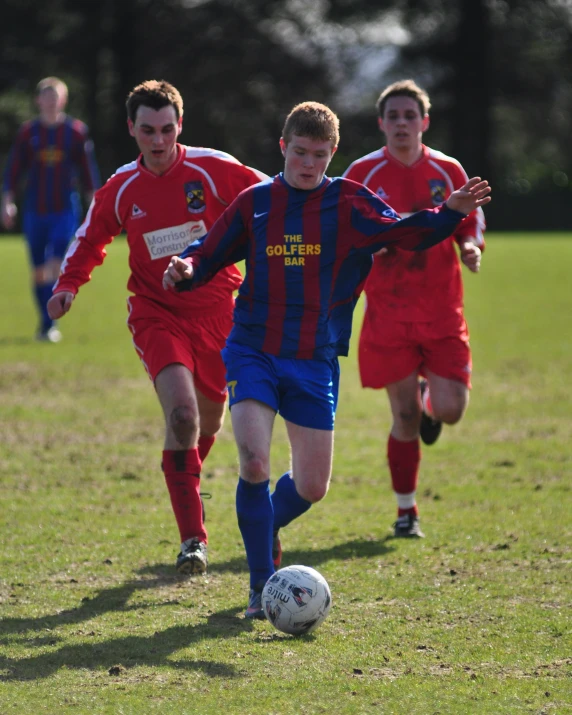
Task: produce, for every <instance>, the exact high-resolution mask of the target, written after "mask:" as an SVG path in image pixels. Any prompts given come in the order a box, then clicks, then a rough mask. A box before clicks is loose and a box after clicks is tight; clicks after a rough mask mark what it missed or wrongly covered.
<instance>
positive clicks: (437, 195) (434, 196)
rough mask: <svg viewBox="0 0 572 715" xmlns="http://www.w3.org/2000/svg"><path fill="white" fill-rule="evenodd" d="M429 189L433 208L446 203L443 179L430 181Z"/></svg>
mask: <svg viewBox="0 0 572 715" xmlns="http://www.w3.org/2000/svg"><path fill="white" fill-rule="evenodd" d="M429 188H430V189H431V201H432V202H433V206H440V205H441V204H442V203H443V201H445V191H446V188H447V187H446V185H445V182H444V181H442V180H441V179H429Z"/></svg>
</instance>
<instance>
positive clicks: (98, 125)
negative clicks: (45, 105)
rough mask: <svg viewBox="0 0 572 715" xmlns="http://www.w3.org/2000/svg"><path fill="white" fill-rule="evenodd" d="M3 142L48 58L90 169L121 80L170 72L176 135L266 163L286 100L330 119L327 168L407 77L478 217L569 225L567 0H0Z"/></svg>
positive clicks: (102, 156) (110, 137) (274, 158)
mask: <svg viewBox="0 0 572 715" xmlns="http://www.w3.org/2000/svg"><path fill="white" fill-rule="evenodd" d="M3 5H4V8H3V22H2V27H1V28H0V38H1V40H2V42H1V43H0V57H1V62H0V160H1V162H2V165H3V164H4V161H5V159H6V155H7V152H8V150H9V147H10V144H11V142H12V140H13V137H14V134H15V132H16V130H17V127H18V125H19V124H20V122H21V121H23V120H25V119H27V118H28V117H30V116H31V115H32V114H33V113H34V107H33V103H32V101H31V99H32V96H33V91H34V87H35V85H36V83H37V81H38V80H39V79H41V78H42V77H44V76H46V75H52V74H53V75H57V76H60V77H61V78H62V79H64V80H65V81H66V82H67V83H68V85H69V88H70V102H69V107H68V109H69V111H70V113H71V114H74V115H76V116H78V117H80V118H81V119H83V120H84V121H85V122H86V123H87V124H88V125H89V126H90V129H91V132H92V136H93V138H94V141H95V145H96V153H97V158H98V162H99V164H100V167H101V170H102V175H103V176H104V177H106V176H109V175H110V174H111V173H112V172H113V171H114V169H115V168H116V167H117V166H119V165H120V164H122V163H125V162H127V161H130V160H131V159H132V158H133V156H134V153H135V146H134V144H133V142H132V140H131V139H130V137H129V136H128V134H127V131H126V127H125V106H124V105H125V98H126V95H127V93H128V91H129V90H130V89H131V88H132V87H133V86H135V85H136V84H138V83H139V82H141V81H142V80H144V79H151V78H156V79H166V80H168V81H170V82H172V83H173V84H175V85H176V86H177V87H178V88H179V89H180V91H181V93H182V95H183V98H184V100H185V120H184V130H183V135H182V141H184V142H185V143H188V144H195V145H201V146H212V147H215V148H218V149H223V150H225V151H228V152H230V153H231V154H234V155H235V156H236V157H237V158H239V159H240V160H241V161H243V162H245V163H247V164H249V165H251V166H255V167H256V168H259V169H261V170H262V171H265V172H267V173H269V174H273V173H276V172H277V171H279V170H280V168H281V155H280V152H279V150H278V137H279V136H280V130H281V128H282V123H283V121H284V117H285V116H286V114H287V113H288V111H289V109H290V108H291V107H292V106H293V105H294V104H295V103H297V102H299V101H304V100H307V99H312V100H317V101H322V102H325V103H326V104H328V105H329V106H331V107H332V108H333V109H335V110H336V111H337V112H338V114H339V115H340V119H341V142H340V148H339V151H338V153H337V154H336V156H335V158H334V163H333V165H332V168H331V170H330V174H331V175H334V174H338V173H341V172H342V171H343V170H344V169H345V168H346V167H347V165H348V164H349V163H350V162H351V161H353V159H355V158H357V157H358V156H361V155H363V154H364V153H366V152H368V151H373V150H374V149H375V148H377V147H379V146H380V144H381V142H382V137H381V135H380V134H379V131H378V130H377V124H376V117H375V100H376V98H377V96H378V95H379V93H380V91H381V90H382V89H383V87H384V86H385V85H387V84H388V83H389V82H391V81H394V80H396V79H403V78H406V77H412V78H414V79H415V80H416V81H417V82H418V83H419V84H420V85H421V86H423V87H424V88H425V89H426V90H427V91H428V92H429V94H430V96H431V101H432V105H433V106H432V111H431V128H430V130H429V132H428V133H427V135H426V141H427V143H428V144H429V145H431V146H433V147H435V148H437V149H439V150H441V151H444V152H445V153H447V154H451V155H452V156H455V157H456V158H457V159H459V161H461V163H462V164H463V165H464V166H465V168H466V170H467V172H468V173H469V174H471V175H474V174H479V175H481V176H486V177H487V178H489V179H490V181H491V183H493V184H494V187H495V200H494V201H493V203H492V204H491V205H490V207H488V208H487V219H488V221H489V225H490V227H491V228H497V229H505V230H507V229H511V228H513V229H522V228H538V229H542V228H545V229H559V230H569V229H570V228H572V222H571V220H570V218H569V211H568V205H569V202H570V198H571V191H572V142H570V141H569V137H568V133H569V125H570V120H569V118H570V116H571V115H572V3H569V2H567V0H471V1H470V2H466V1H465V0H385V1H384V2H379V3H372V2H371V0H352V1H351V2H348V1H347V0H324V1H323V2H315V1H314V0H121V2H117V1H116V0H84V2H83V3H76V2H72V1H71V0H53V2H51V3H49V4H44V5H42V6H38V5H37V3H36V2H35V1H34V0H4V4H3Z"/></svg>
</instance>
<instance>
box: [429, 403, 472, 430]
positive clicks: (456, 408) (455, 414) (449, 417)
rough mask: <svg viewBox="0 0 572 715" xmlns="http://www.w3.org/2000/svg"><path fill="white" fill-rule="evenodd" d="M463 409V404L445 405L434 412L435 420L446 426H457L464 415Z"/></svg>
mask: <svg viewBox="0 0 572 715" xmlns="http://www.w3.org/2000/svg"><path fill="white" fill-rule="evenodd" d="M465 407H466V405H464V404H462V405H461V404H450V405H445V406H444V407H442V408H441V409H439V410H435V418H436V419H438V420H440V421H441V422H444V423H445V424H447V425H454V424H457V422H459V421H460V419H461V417H462V416H463V415H464V414H465Z"/></svg>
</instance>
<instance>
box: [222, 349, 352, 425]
mask: <svg viewBox="0 0 572 715" xmlns="http://www.w3.org/2000/svg"><path fill="white" fill-rule="evenodd" d="M222 358H223V360H224V364H225V366H226V382H227V387H228V399H229V405H230V407H231V408H232V406H233V405H235V404H236V403H237V402H242V401H243V400H258V401H259V402H263V403H264V404H265V405H268V406H269V407H271V408H272V409H273V410H275V411H276V412H278V414H280V415H281V416H282V417H283V418H284V419H285V420H288V422H292V423H293V424H295V425H299V426H300V427H312V428H313V429H322V430H328V431H332V430H333V429H334V420H335V417H336V406H337V404H338V391H339V383H340V366H339V363H338V359H337V358H334V359H332V360H296V359H293V358H280V357H276V356H274V355H268V354H267V353H263V352H261V351H260V350H255V349H254V348H250V347H247V346H244V345H237V344H236V343H227V345H226V347H225V348H224V349H223V351H222Z"/></svg>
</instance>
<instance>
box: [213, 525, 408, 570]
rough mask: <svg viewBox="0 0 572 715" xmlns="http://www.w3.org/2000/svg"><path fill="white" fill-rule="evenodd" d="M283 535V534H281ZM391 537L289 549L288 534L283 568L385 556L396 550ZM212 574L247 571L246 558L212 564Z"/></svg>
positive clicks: (283, 545)
mask: <svg viewBox="0 0 572 715" xmlns="http://www.w3.org/2000/svg"><path fill="white" fill-rule="evenodd" d="M280 533H281V534H282V532H280ZM389 540H390V537H384V538H383V539H378V540H375V541H373V540H368V539H352V540H351V541H346V542H345V543H342V544H334V545H333V546H330V547H329V548H328V549H289V548H288V536H287V532H285V535H284V536H283V537H282V548H283V549H284V553H283V556H282V566H288V565H290V564H304V565H306V566H312V567H313V568H317V567H318V565H319V564H323V563H325V562H327V561H349V560H350V559H369V558H372V557H375V556H383V555H384V554H388V553H390V552H391V551H394V550H395V547H394V546H391V545H389V544H388V543H387V542H388V541H389ZM209 570H210V571H211V572H212V573H223V572H225V571H236V572H239V571H247V565H246V557H239V558H235V559H229V560H228V561H223V562H222V563H212V564H210V565H209Z"/></svg>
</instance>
